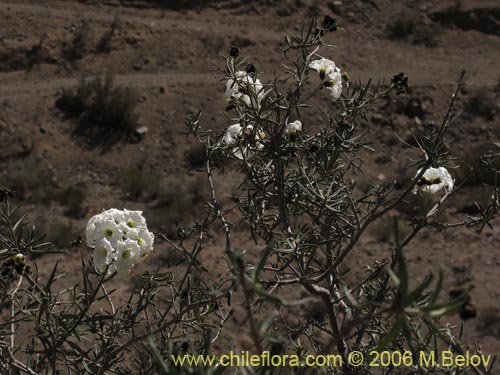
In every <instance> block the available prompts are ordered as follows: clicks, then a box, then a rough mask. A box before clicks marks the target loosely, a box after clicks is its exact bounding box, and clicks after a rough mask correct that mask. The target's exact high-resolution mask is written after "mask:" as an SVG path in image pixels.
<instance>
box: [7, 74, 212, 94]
mask: <svg viewBox="0 0 500 375" xmlns="http://www.w3.org/2000/svg"><path fill="white" fill-rule="evenodd" d="M94 77H98V76H97V75H96V76H87V78H88V79H92V78H94ZM113 78H114V82H115V83H116V84H117V85H119V86H131V87H139V88H145V87H160V86H161V87H164V88H171V87H175V86H185V85H193V84H197V83H199V82H200V81H205V82H207V81H208V80H210V84H217V83H218V79H217V78H216V77H215V76H210V75H207V74H204V73H179V72H171V73H163V74H162V73H138V74H125V75H116V76H114V77H113ZM77 84H78V78H51V79H42V80H20V79H14V80H9V82H1V81H0V98H4V99H8V98H14V97H27V96H34V95H51V94H53V93H55V92H56V91H58V90H60V89H63V88H69V87H75V86H76V85H77Z"/></svg>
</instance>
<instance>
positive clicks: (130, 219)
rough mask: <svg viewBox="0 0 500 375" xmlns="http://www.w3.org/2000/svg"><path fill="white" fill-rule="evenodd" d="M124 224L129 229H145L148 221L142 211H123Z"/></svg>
mask: <svg viewBox="0 0 500 375" xmlns="http://www.w3.org/2000/svg"><path fill="white" fill-rule="evenodd" d="M123 216H124V218H123V219H124V222H125V224H126V225H127V227H128V228H145V227H146V219H145V218H144V216H142V211H131V210H127V209H124V210H123Z"/></svg>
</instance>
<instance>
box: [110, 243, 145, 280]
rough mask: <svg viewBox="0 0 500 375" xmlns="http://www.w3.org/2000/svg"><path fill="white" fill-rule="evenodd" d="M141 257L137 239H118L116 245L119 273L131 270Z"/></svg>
mask: <svg viewBox="0 0 500 375" xmlns="http://www.w3.org/2000/svg"><path fill="white" fill-rule="evenodd" d="M140 257H141V248H140V246H139V244H138V243H137V241H135V240H131V239H127V240H125V241H118V245H117V247H116V270H117V271H118V272H119V273H124V272H128V271H130V269H131V268H132V267H133V266H134V265H136V264H137V263H138V262H139V261H140V259H141V258H140Z"/></svg>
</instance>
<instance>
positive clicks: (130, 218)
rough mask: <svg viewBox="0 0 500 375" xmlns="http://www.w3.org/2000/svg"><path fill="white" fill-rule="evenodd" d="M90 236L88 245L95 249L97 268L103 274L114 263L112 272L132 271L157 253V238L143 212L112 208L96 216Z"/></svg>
mask: <svg viewBox="0 0 500 375" xmlns="http://www.w3.org/2000/svg"><path fill="white" fill-rule="evenodd" d="M86 237H87V238H86V242H87V245H88V246H89V247H93V248H94V252H93V254H92V258H93V260H94V265H95V267H96V269H97V270H101V271H102V270H103V269H104V268H105V267H106V265H108V264H112V266H111V268H110V272H111V271H114V270H116V269H117V268H118V270H119V271H123V270H124V269H130V267H132V266H133V265H135V264H136V263H137V262H138V261H140V260H141V259H142V258H143V257H145V256H146V255H148V254H149V253H151V252H152V251H153V242H154V235H153V233H151V232H149V231H148V227H147V225H146V219H145V218H144V216H142V211H131V210H126V209H125V210H118V209H116V208H112V209H110V210H107V211H104V212H102V213H101V214H98V215H95V216H92V217H91V218H90V220H89V221H88V223H87V229H86Z"/></svg>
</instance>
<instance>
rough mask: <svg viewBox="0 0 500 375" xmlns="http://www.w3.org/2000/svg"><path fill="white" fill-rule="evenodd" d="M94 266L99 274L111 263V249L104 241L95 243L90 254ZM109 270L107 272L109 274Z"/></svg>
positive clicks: (109, 244)
mask: <svg viewBox="0 0 500 375" xmlns="http://www.w3.org/2000/svg"><path fill="white" fill-rule="evenodd" d="M92 259H93V261H94V266H95V268H96V269H97V270H99V271H100V272H102V271H104V269H105V268H106V266H107V265H109V264H111V263H112V262H113V247H112V246H111V243H110V242H109V241H108V240H106V239H104V238H103V239H101V240H99V241H97V242H96V244H95V248H94V252H93V253H92ZM109 271H110V270H108V272H109Z"/></svg>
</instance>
